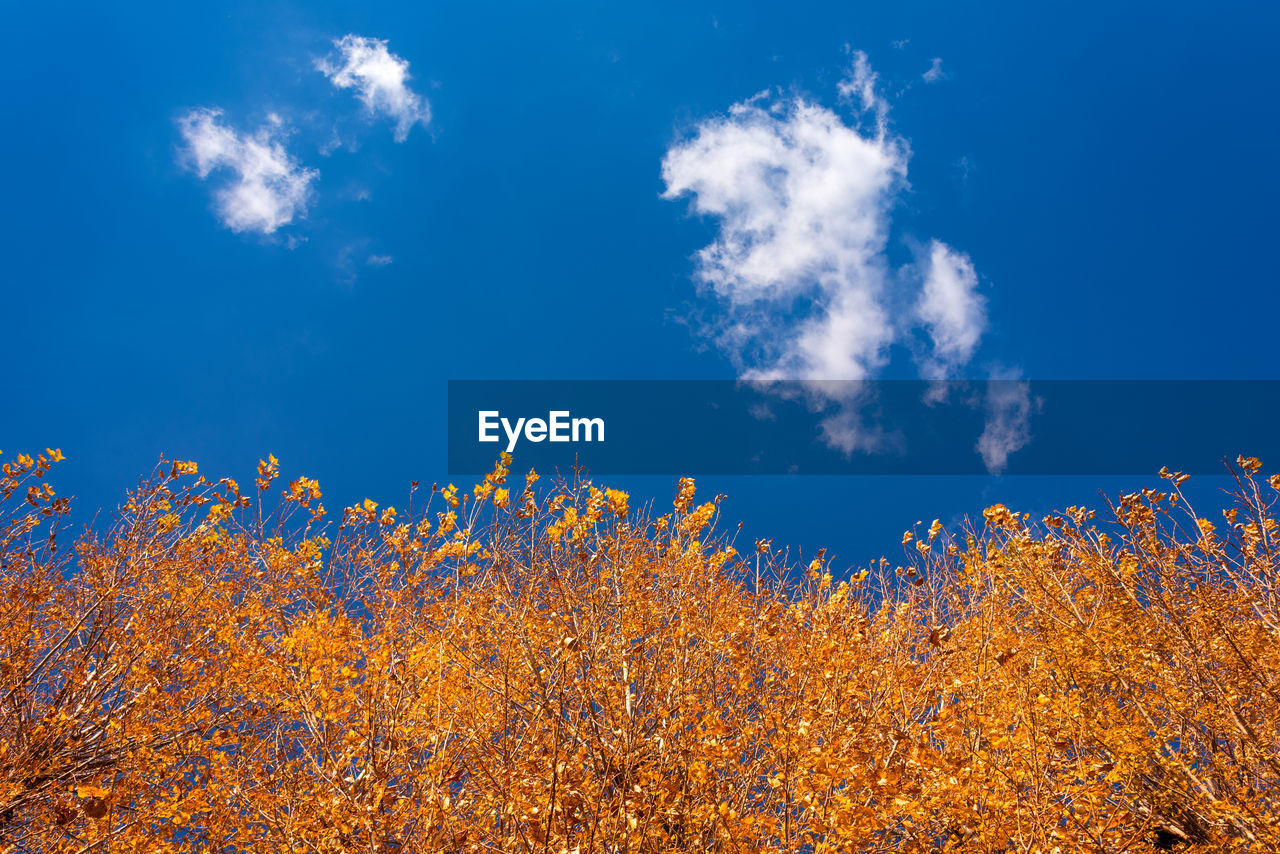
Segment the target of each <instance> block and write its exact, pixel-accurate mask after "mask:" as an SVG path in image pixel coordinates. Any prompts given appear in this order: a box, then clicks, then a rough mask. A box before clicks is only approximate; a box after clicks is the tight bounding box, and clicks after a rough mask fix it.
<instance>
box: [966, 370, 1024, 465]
mask: <svg viewBox="0 0 1280 854" xmlns="http://www.w3.org/2000/svg"><path fill="white" fill-rule="evenodd" d="M982 406H983V408H984V409H985V411H986V420H985V422H984V424H983V429H982V435H981V436H979V437H978V443H977V445H976V450H977V451H978V453H979V454H981V455H982V462H983V464H984V465H985V466H986V467H987V471H989V472H991V473H992V474H999V473H1000V472H1003V471H1004V470H1005V468H1006V467H1007V466H1008V464H1009V456H1010V454H1012V453H1013V452H1014V451H1017V450H1018V449H1020V448H1022V447H1025V446H1026V444H1027V443H1028V442H1030V441H1031V413H1032V412H1033V411H1034V410H1035V409H1036V408H1037V407H1038V406H1039V401H1037V400H1034V399H1033V398H1032V397H1031V385H1030V383H1028V382H1026V381H1025V380H1019V379H1018V374H1017V372H1016V371H1007V372H997V373H996V375H995V376H993V377H992V379H990V380H988V381H987V388H986V393H985V394H984V395H983V397H982Z"/></svg>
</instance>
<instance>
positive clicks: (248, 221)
mask: <svg viewBox="0 0 1280 854" xmlns="http://www.w3.org/2000/svg"><path fill="white" fill-rule="evenodd" d="M177 124H178V131H179V133H181V135H182V139H183V142H184V143H185V146H184V148H183V149H182V151H181V152H180V156H181V159H182V161H183V162H184V163H185V164H186V165H187V167H188V168H190V169H192V170H193V171H194V172H195V173H196V175H198V176H199V177H200V178H201V179H202V180H203V179H206V178H208V177H209V176H210V174H212V173H213V172H215V171H219V170H226V171H228V172H231V173H232V174H233V175H234V177H233V178H232V180H231V181H229V182H228V183H226V184H225V185H224V186H222V187H220V188H219V189H217V190H216V191H215V192H214V199H215V202H216V207H217V212H218V217H219V218H220V219H221V220H222V224H223V225H225V226H226V227H227V228H229V229H231V230H232V231H235V232H243V231H256V232H258V233H260V234H271V233H273V232H274V231H275V230H276V229H278V228H280V227H281V226H284V225H288V224H289V223H290V222H292V221H293V219H294V217H295V216H301V215H303V214H305V213H306V206H307V200H308V198H309V197H310V195H311V182H312V181H313V180H315V178H316V177H317V176H318V175H319V174H320V173H319V172H317V171H316V170H314V169H306V168H304V167H303V166H301V165H300V164H299V163H298V161H297V160H295V159H294V158H293V157H292V156H290V155H289V153H288V152H287V151H285V149H284V146H283V145H282V144H281V143H280V141H279V137H281V136H283V135H285V129H284V124H283V122H282V121H281V119H280V117H279V116H277V115H275V114H272V115H271V116H270V117H269V119H268V123H267V124H265V125H263V126H262V127H261V128H259V129H258V130H257V131H256V132H255V133H254V134H252V135H249V134H241V133H238V132H236V131H235V130H234V129H233V128H231V127H228V126H227V125H226V124H224V123H223V121H222V111H221V110H218V109H203V108H201V109H195V110H191V111H189V112H188V113H187V114H186V115H184V116H182V117H181V118H179V119H178V122H177Z"/></svg>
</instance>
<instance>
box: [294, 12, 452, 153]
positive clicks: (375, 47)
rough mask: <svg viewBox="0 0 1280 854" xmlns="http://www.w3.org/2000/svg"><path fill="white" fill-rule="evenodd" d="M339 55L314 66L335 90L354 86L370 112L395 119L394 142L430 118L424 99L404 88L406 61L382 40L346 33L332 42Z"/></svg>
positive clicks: (424, 124) (407, 76) (406, 77)
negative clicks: (392, 51) (390, 49)
mask: <svg viewBox="0 0 1280 854" xmlns="http://www.w3.org/2000/svg"><path fill="white" fill-rule="evenodd" d="M333 45H334V47H335V48H337V52H338V54H339V56H338V57H337V58H336V61H335V60H334V59H331V58H324V59H318V60H316V68H317V69H318V70H319V71H321V72H322V73H323V74H324V75H325V76H326V77H328V78H329V79H330V80H331V81H332V82H333V85H334V86H337V87H338V88H339V89H355V90H356V95H357V96H358V97H359V98H360V101H361V102H362V103H363V104H364V106H365V109H366V110H367V111H368V112H369V113H370V114H371V115H372V114H377V113H381V114H383V115H386V116H388V117H389V118H391V119H393V120H395V123H396V129H395V139H396V142H404V141H405V139H406V138H408V136H409V131H410V130H412V129H413V126H414V125H415V124H421V125H422V126H423V127H426V125H427V123H428V122H430V121H431V107H430V105H429V104H428V103H427V100H426V99H425V98H423V97H422V96H421V95H419V94H417V93H416V92H414V91H413V90H411V89H410V88H409V87H408V85H407V84H408V81H409V79H410V78H409V63H408V62H407V61H406V60H404V59H402V58H400V57H399V56H396V55H395V54H394V53H391V52H390V51H389V50H387V42H386V41H385V40H384V39H373V38H365V37H364V36H357V35H353V34H348V35H345V36H343V37H342V38H340V39H335V40H334V42H333Z"/></svg>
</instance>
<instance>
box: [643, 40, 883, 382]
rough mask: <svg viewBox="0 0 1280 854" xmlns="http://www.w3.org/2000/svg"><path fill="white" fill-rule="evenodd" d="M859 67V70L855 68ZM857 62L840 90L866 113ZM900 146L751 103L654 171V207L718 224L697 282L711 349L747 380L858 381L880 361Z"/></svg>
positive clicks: (777, 101)
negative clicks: (707, 312)
mask: <svg viewBox="0 0 1280 854" xmlns="http://www.w3.org/2000/svg"><path fill="white" fill-rule="evenodd" d="M859 69H862V70H861V71H859ZM870 81H871V82H870V83H868V77H867V71H866V69H865V57H861V55H860V56H859V61H858V62H855V77H854V79H853V80H852V81H851V82H850V84H849V92H850V93H851V95H853V94H856V95H857V96H858V99H859V101H860V102H861V103H863V104H866V105H867V109H868V110H870V111H872V112H873V113H874V112H877V110H878V103H879V102H878V99H877V98H876V96H875V93H874V90H873V89H872V88H869V86H873V85H874V76H872V77H871V78H870ZM906 157H907V154H906V147H905V145H904V144H902V143H901V141H899V140H897V139H894V138H891V137H890V136H888V135H887V134H886V133H885V132H884V127H883V122H882V121H880V119H879V118H877V130H876V131H875V132H874V133H873V134H871V135H864V134H862V133H860V132H859V131H858V130H857V129H855V128H853V127H850V126H849V125H847V124H845V122H844V121H842V120H841V118H840V117H839V116H838V115H837V114H836V113H834V112H832V111H831V110H829V109H826V108H825V107H822V106H819V105H817V104H813V103H810V102H808V101H806V100H804V99H801V98H791V99H783V98H770V96H768V95H764V94H762V95H757V96H756V97H754V98H752V99H749V100H747V101H744V102H742V103H739V104H735V105H734V106H733V107H732V108H730V110H729V114H728V115H727V116H723V117H718V118H713V119H710V120H708V121H705V122H703V123H702V124H701V125H699V126H698V128H697V131H696V133H695V134H694V135H693V137H692V138H691V139H688V140H685V141H683V142H680V143H677V144H676V145H674V146H673V147H672V148H671V149H670V150H669V151H668V152H667V154H666V157H665V158H664V160H663V163H662V175H663V179H664V180H665V182H666V191H665V193H664V197H665V198H668V199H675V198H680V197H686V196H687V197H690V199H691V207H692V209H693V210H694V212H696V213H699V214H703V215H706V216H712V217H715V218H717V219H718V220H719V222H720V231H719V236H718V237H717V239H716V240H715V241H714V242H713V243H712V244H711V245H709V246H707V247H705V248H704V249H702V250H701V251H699V252H698V255H697V277H698V279H699V280H700V281H701V282H702V283H704V284H705V285H707V286H709V287H710V288H711V289H712V290H713V291H714V292H715V294H716V295H717V296H718V297H719V298H720V301H721V302H722V303H723V306H724V308H725V310H726V316H725V318H724V319H723V323H721V324H720V325H719V328H718V330H717V332H716V338H717V340H718V343H719V344H720V346H721V347H722V348H723V349H724V350H725V352H726V353H727V354H728V355H729V357H730V358H731V359H732V360H733V361H734V362H735V365H736V367H737V368H738V369H739V371H740V373H742V374H743V375H744V376H746V377H748V378H755V379H783V378H786V379H862V378H864V377H866V376H868V375H869V374H871V373H872V372H873V371H874V370H875V369H876V368H877V367H879V366H880V364H881V363H882V362H883V359H884V351H885V349H886V348H887V346H888V345H889V343H890V342H891V341H892V339H893V324H892V323H891V321H890V318H889V317H888V315H887V312H886V306H885V304H884V299H883V291H884V289H885V279H886V275H885V273H886V267H885V262H884V258H883V256H882V253H883V250H884V246H885V242H886V239H887V225H888V216H887V210H888V207H889V205H890V204H891V202H892V200H893V191H894V190H895V189H896V188H897V187H898V186H900V184H901V181H902V179H903V177H904V176H905V173H906Z"/></svg>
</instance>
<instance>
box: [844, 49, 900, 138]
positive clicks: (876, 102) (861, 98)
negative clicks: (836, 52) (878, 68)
mask: <svg viewBox="0 0 1280 854" xmlns="http://www.w3.org/2000/svg"><path fill="white" fill-rule="evenodd" d="M878 80H879V77H878V76H877V75H876V73H875V72H874V71H872V70H871V63H870V62H868V61H867V55H866V54H865V53H863V52H862V51H860V50H859V51H854V54H853V67H852V68H850V69H849V72H848V75H847V76H846V77H845V78H844V79H843V80H841V81H840V82H839V83H837V84H836V90H837V91H838V92H839V93H840V98H841V100H843V101H855V100H856V102H857V103H858V105H859V106H860V107H861V108H862V111H863V112H864V113H870V114H872V115H874V116H875V118H876V129H877V130H878V131H880V132H881V133H882V134H883V132H884V124H885V120H886V118H887V117H888V115H889V102H888V101H886V100H885V99H884V98H883V97H881V95H880V93H879V92H878V91H877V89H876V83H877V81H878Z"/></svg>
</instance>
